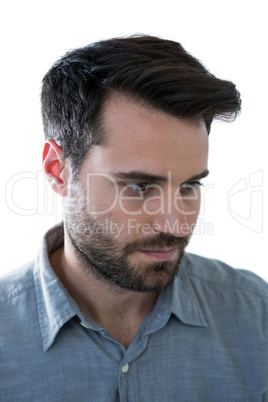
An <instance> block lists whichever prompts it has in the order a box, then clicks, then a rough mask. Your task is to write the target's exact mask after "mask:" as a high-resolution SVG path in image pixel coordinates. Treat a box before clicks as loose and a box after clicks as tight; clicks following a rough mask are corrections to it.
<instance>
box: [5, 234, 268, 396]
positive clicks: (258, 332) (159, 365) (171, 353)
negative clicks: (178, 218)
mask: <svg viewBox="0 0 268 402" xmlns="http://www.w3.org/2000/svg"><path fill="white" fill-rule="evenodd" d="M62 244H63V231H62V227H61V226H59V227H56V228H54V229H53V230H51V231H50V232H48V234H47V235H46V237H45V238H44V241H43V243H42V246H41V249H40V252H39V255H38V257H37V259H36V261H35V262H33V263H30V264H27V265H26V266H24V267H22V268H20V269H19V270H16V271H14V272H13V273H10V274H8V275H6V276H5V277H3V278H2V279H1V281H0V299H1V303H0V306H1V307H0V308H1V311H0V314H1V320H0V401H3V402H9V401H31V402H32V401H38V402H40V401H48V402H51V401H64V402H67V401H70V402H74V401H96V402H109V401H124V402H125V401H129V402H139V401H143V402H158V401H159V402H172V401H180V402H195V401H201V402H210V401H213V402H221V401H222V402H230V401H241V402H246V401H268V344H267V341H268V317H267V311H268V288H267V284H266V283H265V282H264V281H263V280H262V279H260V278H258V277H257V276H255V275H254V274H252V273H250V272H247V271H242V270H234V269H232V268H230V267H229V266H227V265H225V264H224V263H222V262H219V261H215V260H210V259H206V258H202V257H199V256H195V255H192V254H187V253H186V255H185V257H184V259H183V263H182V265H181V268H180V271H179V275H178V277H177V278H176V280H175V282H174V283H173V284H172V286H170V287H168V288H166V289H165V290H164V291H163V292H162V293H161V294H160V296H159V298H158V301H157V304H156V306H155V308H154V310H153V311H152V312H151V313H150V314H149V315H148V316H147V318H146V319H145V320H144V322H143V323H142V325H141V327H140V329H139V331H138V333H137V335H136V337H135V339H134V340H133V342H132V343H131V345H130V346H129V348H128V349H127V350H126V349H125V348H124V347H123V346H122V345H121V344H120V343H118V342H117V341H116V340H115V339H114V338H113V337H112V336H111V335H110V334H109V333H108V332H106V330H105V328H102V327H100V326H99V325H97V324H96V323H94V322H92V321H91V320H89V319H88V318H87V317H85V316H84V315H83V314H82V313H81V312H80V311H79V308H78V307H77V305H76V304H75V302H74V301H73V300H72V299H71V297H70V296H69V295H68V293H67V291H66V290H65V289H64V287H63V285H62V284H61V283H60V281H59V279H58V278H57V277H56V275H55V273H54V272H53V270H52V269H51V267H50V265H49V259H48V255H49V254H50V253H51V252H52V251H53V250H55V249H57V248H58V247H60V246H61V245H62Z"/></svg>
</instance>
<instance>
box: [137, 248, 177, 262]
mask: <svg viewBox="0 0 268 402" xmlns="http://www.w3.org/2000/svg"><path fill="white" fill-rule="evenodd" d="M176 251H177V249H176V248H171V249H167V250H140V252H141V253H143V254H145V255H148V256H149V257H154V258H157V259H159V260H169V259H170V258H172V257H173V256H174V254H175V253H176Z"/></svg>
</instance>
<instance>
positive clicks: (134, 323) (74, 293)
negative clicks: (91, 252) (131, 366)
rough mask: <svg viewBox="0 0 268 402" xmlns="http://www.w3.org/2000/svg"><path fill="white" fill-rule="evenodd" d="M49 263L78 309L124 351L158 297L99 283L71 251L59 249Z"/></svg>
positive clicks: (153, 294) (154, 294)
mask: <svg viewBox="0 0 268 402" xmlns="http://www.w3.org/2000/svg"><path fill="white" fill-rule="evenodd" d="M50 263H51V266H52V268H53V269H54V271H55V273H56V275H57V276H58V277H59V279H60V280H61V282H62V283H63V285H64V286H65V288H66V289H67V291H68V292H69V294H70V296H71V297H72V298H73V299H74V300H75V302H76V303H77V305H78V306H79V308H80V310H81V311H82V312H83V313H84V314H86V316H87V317H88V318H90V319H91V320H93V321H95V322H96V323H97V324H99V325H101V326H103V327H104V328H105V329H106V330H107V331H108V332H109V333H110V334H111V335H113V336H114V338H115V339H116V340H118V341H119V342H120V343H121V344H123V345H124V346H125V347H126V348H127V347H128V346H129V345H130V343H131V342H132V340H133V339H134V337H135V335H136V333H137V332H138V329H139V327H140V325H141V323H142V322H143V320H144V319H145V318H146V316H147V315H148V314H149V313H150V311H151V310H152V309H153V308H154V305H155V303H156V300H157V297H158V294H156V293H139V292H133V291H129V290H125V289H120V288H119V287H116V286H114V285H110V284H108V283H105V282H102V281H100V280H98V279H97V278H96V277H95V276H94V275H93V274H92V273H91V272H90V271H89V270H88V271H87V272H86V271H85V269H83V268H81V266H80V264H79V262H78V261H77V259H76V258H75V255H74V253H73V251H72V250H71V249H70V250H69V251H68V250H67V249H66V248H65V249H64V248H63V247H62V248H61V249H58V250H57V251H55V252H54V253H52V255H51V256H50Z"/></svg>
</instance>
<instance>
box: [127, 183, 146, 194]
mask: <svg viewBox="0 0 268 402" xmlns="http://www.w3.org/2000/svg"><path fill="white" fill-rule="evenodd" d="M149 186H150V183H146V182H144V183H131V184H126V187H127V188H128V189H130V190H131V191H135V192H137V193H143V192H144V191H146V190H147V189H148V188H149Z"/></svg>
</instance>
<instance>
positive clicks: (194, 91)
mask: <svg viewBox="0 0 268 402" xmlns="http://www.w3.org/2000/svg"><path fill="white" fill-rule="evenodd" d="M112 92H123V93H125V94H126V95H127V96H131V97H132V98H134V99H136V100H138V101H141V102H143V103H144V104H147V105H149V106H150V107H153V108H156V109H158V110H161V111H163V112H166V113H168V114H170V115H172V116H175V117H178V118H184V119H201V118H202V119H204V121H205V123H206V127H207V130H208V133H209V131H210V126H211V122H212V120H213V119H215V118H217V119H224V120H233V119H235V118H236V116H237V115H238V113H239V112H240V108H241V101H240V94H239V92H238V91H237V89H236V87H235V85H234V84H233V83H232V82H230V81H224V80H221V79H218V78H216V77H215V76H214V75H212V74H211V73H210V72H209V71H208V70H207V69H206V68H205V67H204V66H203V64H202V63H200V61H198V60H197V59H196V58H194V57H193V56H191V55H190V54H189V53H188V52H186V51H185V50H184V48H183V47H182V46H181V45H180V44H179V43H177V42H173V41H170V40H165V39H160V38H157V37H152V36H144V35H138V36H131V37H126V38H114V39H110V40H104V41H100V42H96V43H93V44H91V45H88V46H86V47H83V48H80V49H76V50H72V51H70V52H68V53H67V54H66V55H65V56H63V57H62V58H61V59H60V60H59V61H57V62H56V63H55V64H54V65H53V66H52V68H51V69H50V70H49V71H48V73H47V74H46V75H45V77H44V79H43V86H42V95H41V102H42V116H43V124H44V131H45V136H46V138H50V139H53V140H54V141H56V142H57V143H58V144H59V145H60V146H61V147H62V149H63V155H64V157H65V158H69V159H70V162H71V165H72V168H73V169H74V170H75V171H78V170H79V168H80V166H81V164H82V162H83V159H84V157H85V154H86V152H87V150H88V149H89V147H90V146H91V145H93V144H101V143H102V142H103V140H104V138H103V135H102V134H101V130H100V129H99V127H100V120H101V111H102V106H103V104H104V101H105V100H106V99H107V96H109V95H110V94H111V93H112Z"/></svg>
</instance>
